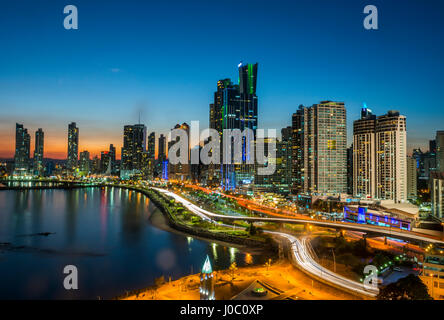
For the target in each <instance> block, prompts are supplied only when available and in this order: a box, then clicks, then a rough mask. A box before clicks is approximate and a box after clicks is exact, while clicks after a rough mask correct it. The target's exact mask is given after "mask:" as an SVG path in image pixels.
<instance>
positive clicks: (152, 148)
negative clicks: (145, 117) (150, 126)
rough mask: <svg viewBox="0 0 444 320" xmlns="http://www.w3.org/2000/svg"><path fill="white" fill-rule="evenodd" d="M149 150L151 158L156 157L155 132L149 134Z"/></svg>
mask: <svg viewBox="0 0 444 320" xmlns="http://www.w3.org/2000/svg"><path fill="white" fill-rule="evenodd" d="M147 151H148V156H149V158H151V159H155V158H156V136H155V133H154V132H151V133H150V135H149V136H148V147H147Z"/></svg>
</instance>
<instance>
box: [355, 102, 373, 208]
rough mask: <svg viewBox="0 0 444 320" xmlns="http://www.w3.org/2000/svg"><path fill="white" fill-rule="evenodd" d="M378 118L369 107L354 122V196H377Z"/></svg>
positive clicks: (363, 109)
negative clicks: (376, 149)
mask: <svg viewBox="0 0 444 320" xmlns="http://www.w3.org/2000/svg"><path fill="white" fill-rule="evenodd" d="M375 139H376V116H375V115H373V114H372V111H371V110H370V109H368V108H367V107H364V108H362V110H361V119H359V120H356V121H354V122H353V195H355V196H358V197H364V198H372V199H373V198H375V195H376V151H375V148H376V142H375V141H376V140H375Z"/></svg>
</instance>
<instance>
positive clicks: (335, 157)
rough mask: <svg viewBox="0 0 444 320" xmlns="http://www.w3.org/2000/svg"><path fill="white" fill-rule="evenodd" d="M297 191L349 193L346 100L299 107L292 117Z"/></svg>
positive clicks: (294, 170)
mask: <svg viewBox="0 0 444 320" xmlns="http://www.w3.org/2000/svg"><path fill="white" fill-rule="evenodd" d="M292 128H293V158H292V160H293V167H292V170H293V179H294V180H293V188H292V192H293V193H317V194H340V193H346V192H347V150H346V139H347V138H346V112H345V106H344V103H342V102H333V101H322V102H321V103H319V104H315V105H313V106H311V107H304V106H299V109H298V110H297V111H296V113H294V114H293V117H292Z"/></svg>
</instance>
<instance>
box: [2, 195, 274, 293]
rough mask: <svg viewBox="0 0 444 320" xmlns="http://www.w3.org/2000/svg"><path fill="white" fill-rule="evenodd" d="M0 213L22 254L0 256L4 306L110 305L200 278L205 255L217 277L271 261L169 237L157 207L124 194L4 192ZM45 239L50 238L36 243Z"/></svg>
mask: <svg viewBox="0 0 444 320" xmlns="http://www.w3.org/2000/svg"><path fill="white" fill-rule="evenodd" d="M0 213H1V214H0V242H11V244H12V246H13V247H14V248H16V249H13V250H12V249H11V250H1V251H0V274H1V275H2V278H1V281H2V282H1V286H0V299H6V298H11V299H21V298H63V299H65V298H66V299H71V298H92V299H95V298H97V296H101V297H105V298H106V297H108V298H110V297H113V296H116V295H119V294H121V293H122V292H124V291H125V290H132V289H137V288H141V287H146V286H148V285H151V284H152V283H153V282H154V279H155V278H157V277H159V276H162V275H164V276H165V278H166V279H168V277H169V276H171V277H172V278H173V279H177V278H179V277H181V276H184V275H187V274H189V273H190V272H199V271H200V268H201V267H202V263H203V261H204V259H205V257H206V255H209V256H210V258H211V259H212V262H213V268H214V269H215V270H219V269H225V268H227V267H229V265H230V264H231V263H232V262H234V261H236V263H237V264H238V265H240V266H242V265H245V264H247V263H250V262H249V261H250V260H251V259H252V260H253V263H264V261H266V259H267V258H268V257H264V256H262V255H252V256H251V258H250V257H247V256H245V254H244V253H243V252H241V251H240V250H238V249H235V248H227V247H225V246H222V245H217V244H212V243H209V242H205V241H201V240H196V239H193V238H192V237H186V236H183V235H179V234H176V233H170V232H166V231H163V230H161V229H159V228H157V227H155V226H153V225H152V224H151V221H157V220H158V218H159V217H160V218H161V219H162V218H163V216H162V215H161V213H160V211H159V210H157V208H156V207H155V206H154V205H153V204H152V202H151V201H149V199H148V198H146V197H145V196H143V195H140V194H139V193H136V192H134V191H128V190H123V189H120V188H104V189H101V188H84V189H74V190H59V189H57V190H30V191H0ZM40 232H51V234H50V235H48V236H35V235H34V236H31V234H36V233H40ZM23 235H24V236H23ZM68 264H74V265H76V266H77V267H78V269H79V274H80V275H81V276H80V278H79V290H76V292H72V291H66V290H63V287H62V286H61V284H60V281H61V280H60V279H63V274H62V272H63V268H64V266H66V265H68Z"/></svg>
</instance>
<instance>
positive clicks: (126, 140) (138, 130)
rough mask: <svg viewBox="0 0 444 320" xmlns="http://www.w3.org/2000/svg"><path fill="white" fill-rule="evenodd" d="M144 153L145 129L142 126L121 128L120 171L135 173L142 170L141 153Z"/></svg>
mask: <svg viewBox="0 0 444 320" xmlns="http://www.w3.org/2000/svg"><path fill="white" fill-rule="evenodd" d="M145 151H146V127H145V125H144V124H135V125H127V126H124V128H123V147H122V161H121V171H122V170H123V171H126V172H127V173H128V172H129V171H131V173H132V174H133V173H136V171H140V170H141V169H142V162H143V161H142V160H143V159H142V157H143V155H142V154H143V152H145Z"/></svg>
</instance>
